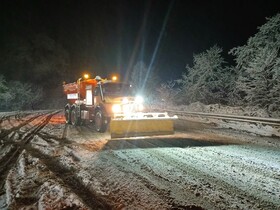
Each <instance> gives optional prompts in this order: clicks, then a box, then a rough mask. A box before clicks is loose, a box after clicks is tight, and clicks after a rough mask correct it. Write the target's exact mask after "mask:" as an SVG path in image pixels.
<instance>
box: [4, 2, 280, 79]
mask: <svg viewBox="0 0 280 210" xmlns="http://www.w3.org/2000/svg"><path fill="white" fill-rule="evenodd" d="M0 8H1V11H0V24H1V25H0V26H1V29H0V32H1V34H0V35H1V36H0V44H1V45H4V44H5V42H7V40H10V39H9V38H10V37H26V36H29V35H30V34H35V33H36V34H38V33H40V34H46V35H47V36H49V37H50V38H52V39H53V40H55V42H57V43H59V44H60V45H61V46H63V48H64V49H65V50H66V51H67V52H68V53H69V57H70V61H69V62H70V63H69V72H72V76H73V78H77V77H78V75H80V74H81V72H83V71H88V72H90V73H92V74H99V75H102V76H103V75H108V74H109V73H111V72H119V73H120V74H121V76H122V77H125V75H127V74H128V73H129V71H131V69H132V67H133V66H134V65H135V64H136V62H137V61H139V60H143V61H144V62H145V63H146V65H147V66H150V67H151V68H152V69H153V71H155V72H156V73H157V74H158V75H160V77H161V79H163V80H169V79H177V78H179V77H180V76H181V74H182V72H183V71H184V70H185V66H186V64H189V65H191V64H192V60H193V54H194V53H200V52H203V51H205V50H207V49H209V48H210V47H212V46H213V45H215V44H217V45H218V46H220V47H222V48H223V49H224V56H225V58H226V60H227V61H228V62H229V63H232V62H233V61H232V59H233V58H232V57H231V56H229V55H228V54H227V53H228V51H229V50H230V49H232V48H233V47H236V46H240V45H244V44H245V43H246V41H247V40H248V38H249V37H250V36H253V35H254V34H255V33H256V32H257V27H258V26H261V25H263V24H264V23H265V22H266V19H265V17H271V16H274V15H276V14H277V13H278V12H280V1H277V0H266V1H255V0H251V1H248V0H247V1H246V0H232V1H214V0H213V1H211V0H207V1H206V0H204V1H202V0H196V1H194V0H193V1H188V0H175V1H168V0H158V1H156V0H151V1H134V0H128V1H123V0H120V1H114V0H109V1H106V0H98V1H95V0H91V1H84V0H64V1H62V0H57V1H48V0H21V1H13V0H6V1H5V0H2V1H1V3H0ZM5 50H9V49H5ZM2 53H5V51H3V50H2ZM2 55H3V54H2ZM0 72H1V73H0V74H3V75H4V76H6V77H7V78H8V79H15V78H14V75H13V74H9V72H8V71H7V70H5V71H4V70H2V69H0ZM17 79H18V78H17ZM19 79H21V78H19Z"/></svg>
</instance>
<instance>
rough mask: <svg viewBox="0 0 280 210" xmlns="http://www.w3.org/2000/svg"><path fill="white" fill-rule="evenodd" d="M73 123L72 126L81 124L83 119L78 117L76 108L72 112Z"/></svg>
mask: <svg viewBox="0 0 280 210" xmlns="http://www.w3.org/2000/svg"><path fill="white" fill-rule="evenodd" d="M71 123H72V125H80V124H81V118H80V117H78V116H77V110H76V109H75V108H74V109H72V110H71Z"/></svg>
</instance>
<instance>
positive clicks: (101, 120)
mask: <svg viewBox="0 0 280 210" xmlns="http://www.w3.org/2000/svg"><path fill="white" fill-rule="evenodd" d="M94 122H95V130H96V131H97V132H101V133H104V132H105V131H106V128H107V124H106V123H105V117H104V116H103V113H102V111H101V110H98V111H97V112H96V113H95V117H94Z"/></svg>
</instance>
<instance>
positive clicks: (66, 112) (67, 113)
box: [64, 108, 71, 124]
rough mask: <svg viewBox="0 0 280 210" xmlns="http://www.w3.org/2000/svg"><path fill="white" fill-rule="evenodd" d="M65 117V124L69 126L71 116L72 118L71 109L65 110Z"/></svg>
mask: <svg viewBox="0 0 280 210" xmlns="http://www.w3.org/2000/svg"><path fill="white" fill-rule="evenodd" d="M64 116H65V122H66V123H67V124H71V118H70V117H71V116H70V109H69V108H66V109H65V110H64Z"/></svg>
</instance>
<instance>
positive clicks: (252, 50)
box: [230, 14, 280, 109]
mask: <svg viewBox="0 0 280 210" xmlns="http://www.w3.org/2000/svg"><path fill="white" fill-rule="evenodd" d="M279 49H280V14H277V15H275V16H274V17H272V18H268V20H267V22H266V23H265V24H264V25H262V26H261V27H260V28H259V31H258V32H257V33H256V34H255V35H254V36H253V37H250V38H249V39H248V42H247V44H246V45H244V46H241V47H236V48H234V49H232V50H231V51H230V53H231V54H233V55H234V56H235V57H236V58H235V60H236V63H237V68H238V69H239V77H238V81H237V89H238V90H239V94H240V96H242V97H243V100H244V101H245V103H248V104H249V105H257V106H260V107H266V108H268V109H271V108H273V107H274V108H275V107H277V106H278V109H280V108H279V104H280V103H279V102H280V98H279V97H280V85H279V79H280V78H279V74H280V65H279V63H280V62H279V60H280V51H279ZM274 108H273V109H274Z"/></svg>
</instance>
